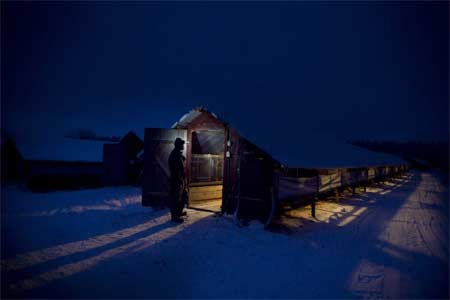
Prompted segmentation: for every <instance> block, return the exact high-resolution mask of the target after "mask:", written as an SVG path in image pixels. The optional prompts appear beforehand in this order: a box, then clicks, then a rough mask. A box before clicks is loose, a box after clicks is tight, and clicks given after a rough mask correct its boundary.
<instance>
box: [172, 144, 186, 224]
mask: <svg viewBox="0 0 450 300" xmlns="http://www.w3.org/2000/svg"><path fill="white" fill-rule="evenodd" d="M183 149H184V141H183V140H182V139H180V138H176V139H175V148H174V149H173V150H172V152H171V153H170V155H169V169H170V179H169V181H170V203H169V204H170V213H171V215H172V221H175V222H179V223H181V222H183V219H181V216H182V215H185V214H186V213H183V206H184V202H185V199H184V197H185V192H186V191H185V190H186V172H185V164H186V157H184V156H183Z"/></svg>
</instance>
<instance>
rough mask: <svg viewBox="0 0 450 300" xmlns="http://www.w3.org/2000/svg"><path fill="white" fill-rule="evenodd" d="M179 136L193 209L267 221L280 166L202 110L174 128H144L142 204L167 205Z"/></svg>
mask: <svg viewBox="0 0 450 300" xmlns="http://www.w3.org/2000/svg"><path fill="white" fill-rule="evenodd" d="M176 138H182V139H183V140H185V141H186V147H185V150H184V155H185V156H186V173H187V181H188V186H189V206H190V207H194V208H199V209H208V210H213V211H217V212H222V213H228V214H233V213H235V212H238V213H239V214H242V215H246V216H255V217H261V218H262V219H267V217H268V214H269V213H270V212H271V211H272V208H271V207H270V206H271V205H272V201H271V199H273V193H274V190H273V188H274V185H273V180H274V172H276V170H277V169H279V168H280V164H279V163H278V162H277V161H276V160H275V159H273V158H272V156H270V155H269V154H268V153H266V152H265V151H264V150H262V149H261V148H259V147H257V146H256V145H254V144H253V143H252V142H251V141H249V140H248V139H246V138H245V137H243V136H241V135H240V134H239V133H238V131H237V130H235V129H234V128H232V127H230V126H229V125H228V124H227V123H225V122H224V121H222V120H220V119H219V118H218V117H217V116H216V115H215V114H213V113H211V112H209V111H208V110H206V109H204V108H197V109H194V110H192V111H190V112H189V113H187V114H186V115H184V116H183V117H182V118H181V119H180V120H179V121H178V122H176V123H175V124H174V125H173V126H172V128H170V129H166V128H146V129H145V132H144V169H143V178H142V204H143V205H144V206H164V205H166V203H167V200H168V197H169V189H168V177H169V167H168V157H169V154H170V152H171V151H172V150H173V148H174V145H173V143H174V141H175V139H176Z"/></svg>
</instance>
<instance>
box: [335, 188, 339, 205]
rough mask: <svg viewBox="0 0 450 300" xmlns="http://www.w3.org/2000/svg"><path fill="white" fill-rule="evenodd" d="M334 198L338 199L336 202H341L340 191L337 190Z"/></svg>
mask: <svg viewBox="0 0 450 300" xmlns="http://www.w3.org/2000/svg"><path fill="white" fill-rule="evenodd" d="M334 196H335V198H336V202H338V201H339V191H338V190H337V189H336V190H335V194H334Z"/></svg>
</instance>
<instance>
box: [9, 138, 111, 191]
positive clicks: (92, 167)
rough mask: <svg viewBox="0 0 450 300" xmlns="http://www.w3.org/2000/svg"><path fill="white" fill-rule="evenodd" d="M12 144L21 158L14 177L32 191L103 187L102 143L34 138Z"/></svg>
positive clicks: (70, 139) (19, 140)
mask: <svg viewBox="0 0 450 300" xmlns="http://www.w3.org/2000/svg"><path fill="white" fill-rule="evenodd" d="M15 143H16V147H17V149H18V152H19V153H20V156H21V160H20V162H19V163H18V164H17V166H16V168H17V169H16V170H17V173H18V174H20V175H19V177H20V179H21V180H22V181H23V182H24V183H25V184H26V185H27V186H28V187H29V188H30V189H32V190H35V191H48V190H52V189H75V188H85V187H99V186H101V185H102V179H103V176H104V173H105V170H104V166H103V159H102V145H103V142H101V141H92V140H81V139H72V138H64V137H63V138H57V137H51V138H50V137H45V138H39V137H36V136H34V137H28V138H27V139H17V140H16V141H15ZM6 160H9V158H7V159H6Z"/></svg>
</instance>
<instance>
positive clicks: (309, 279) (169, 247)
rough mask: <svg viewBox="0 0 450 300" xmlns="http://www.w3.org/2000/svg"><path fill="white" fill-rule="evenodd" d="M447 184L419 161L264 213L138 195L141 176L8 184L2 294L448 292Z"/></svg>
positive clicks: (396, 294) (341, 294)
mask: <svg viewBox="0 0 450 300" xmlns="http://www.w3.org/2000/svg"><path fill="white" fill-rule="evenodd" d="M448 197H449V194H448V187H446V186H445V184H443V183H442V180H441V178H439V177H438V176H437V174H435V173H427V172H410V173H408V174H406V175H404V176H403V177H402V178H401V179H396V180H394V181H392V182H386V183H385V184H380V185H377V186H373V187H371V188H369V189H368V191H367V193H364V194H357V195H355V196H353V197H351V196H348V197H346V198H345V199H341V200H340V201H339V202H332V201H323V202H319V203H318V206H317V219H312V218H311V217H310V215H309V212H310V211H309V208H308V207H305V208H299V209H296V210H294V211H289V212H288V213H286V214H285V215H284V216H283V217H282V219H281V220H280V221H279V224H277V226H275V229H274V230H272V231H267V230H264V229H263V228H262V225H261V224H259V223H258V222H256V221H255V222H251V223H250V225H249V226H247V227H239V226H237V225H236V223H235V222H234V219H233V217H231V216H227V217H217V216H215V215H213V214H210V213H207V212H200V211H194V210H188V214H189V217H188V219H187V222H185V223H184V224H182V225H175V224H172V223H171V222H170V221H169V215H168V211H167V210H162V211H155V212H152V211H151V209H149V208H143V207H141V205H140V201H141V200H140V190H139V189H137V188H132V187H125V188H124V187H122V188H105V189H94V190H82V191H73V192H53V193H47V194H33V193H29V192H26V191H23V190H21V189H20V188H17V187H7V188H4V189H3V191H2V208H1V209H2V210H1V216H2V218H1V225H2V228H1V233H2V239H1V241H2V243H1V250H2V251H1V263H2V264H1V275H2V281H1V283H2V298H5V297H24V298H175V297H178V298H448V296H449V271H448V269H449V263H448V260H449V258H448V256H449V238H448V237H449V223H448V215H449V204H448V203H449V198H448Z"/></svg>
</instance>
